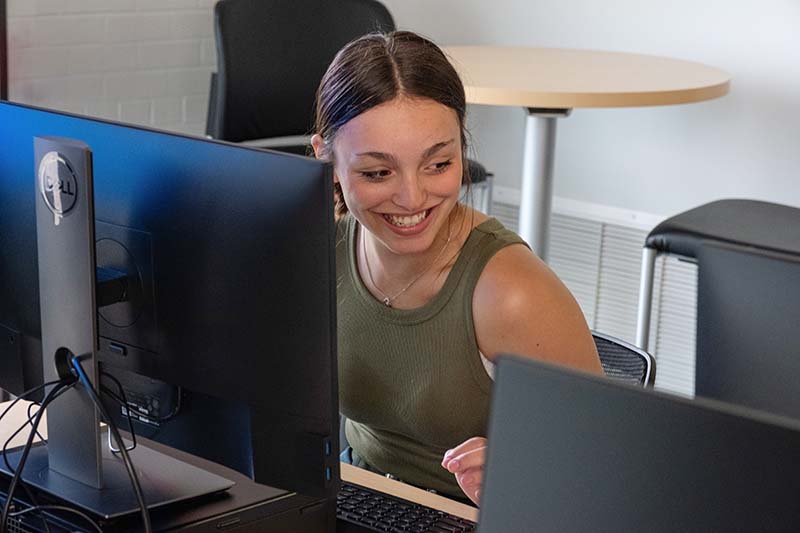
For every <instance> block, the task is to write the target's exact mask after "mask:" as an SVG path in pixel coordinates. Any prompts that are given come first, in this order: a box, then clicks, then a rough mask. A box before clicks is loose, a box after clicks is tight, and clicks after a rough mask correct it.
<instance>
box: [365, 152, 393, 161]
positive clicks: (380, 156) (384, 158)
mask: <svg viewBox="0 0 800 533" xmlns="http://www.w3.org/2000/svg"><path fill="white" fill-rule="evenodd" d="M356 157H372V158H374V159H380V160H381V161H386V162H388V163H397V159H396V158H395V157H394V156H393V155H392V154H387V153H385V152H359V153H357V154H356Z"/></svg>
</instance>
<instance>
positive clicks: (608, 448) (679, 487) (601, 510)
mask: <svg viewBox="0 0 800 533" xmlns="http://www.w3.org/2000/svg"><path fill="white" fill-rule="evenodd" d="M798 386H800V384H798ZM481 499H482V502H481V503H482V505H481V512H480V521H479V527H478V530H479V531H481V532H482V533H496V532H497V533H499V532H502V533H508V532H512V531H513V532H524V531H536V532H548V531H559V532H560V531H570V532H580V531H592V532H600V531H613V532H622V531H648V532H652V531H681V532H686V531H704V532H705V531H800V423H799V422H798V421H794V420H791V419H786V418H780V417H777V416H773V415H768V414H765V413H761V412H756V411H751V410H745V409H742V408H738V407H734V406H730V405H726V404H722V403H718V402H712V401H708V400H703V399H688V398H683V397H676V396H672V395H667V394H663V393H659V392H654V391H652V390H647V389H640V388H635V387H631V386H628V385H623V384H618V383H615V382H612V381H610V380H609V379H607V378H600V377H592V376H587V375H585V374H581V373H578V372H574V371H568V370H564V369H561V368H559V367H554V366H551V365H545V364H541V363H535V362H532V361H530V360H523V359H521V358H517V357H513V356H503V357H501V359H500V362H499V364H498V368H497V381H496V383H495V390H494V399H493V403H492V409H491V417H490V424H489V450H488V458H487V465H486V472H485V476H484V487H483V494H482V498H481Z"/></svg>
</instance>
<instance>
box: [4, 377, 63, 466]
mask: <svg viewBox="0 0 800 533" xmlns="http://www.w3.org/2000/svg"><path fill="white" fill-rule="evenodd" d="M52 383H53V384H56V383H60V382H59V381H53V382H52ZM75 383H76V382H73V383H70V384H69V385H66V386H65V387H64V388H62V389H60V390H59V391H58V392H57V393H56V394H55V396H53V398H52V400H55V399H56V398H58V397H59V396H61V395H62V394H64V393H65V392H67V391H68V390H69V389H71V388H72V387H73V386H74V385H75ZM52 400H51V401H52ZM31 405H34V404H31ZM29 407H30V406H29ZM40 408H41V407H40ZM3 414H4V415H5V413H3ZM37 414H38V411H37ZM35 417H36V415H33V416H29V417H28V419H27V420H26V421H25V422H24V423H23V424H22V425H21V426H20V427H19V428H17V430H16V431H15V432H14V433H12V434H11V436H10V437H8V439H6V442H5V443H4V444H3V450H2V455H3V462H4V463H5V465H6V468H8V471H9V472H12V473H13V472H14V467H12V466H11V463H9V462H8V446H9V445H10V444H11V441H12V440H14V438H15V437H16V436H17V435H19V434H20V433H21V432H22V430H23V429H25V428H26V427H27V426H28V425H30V426H31V427H33V420H34V419H35ZM36 435H38V436H39V439H40V440H41V441H42V442H43V443H47V439H45V438H43V437H42V436H41V434H40V433H39V431H38V430H37V431H36Z"/></svg>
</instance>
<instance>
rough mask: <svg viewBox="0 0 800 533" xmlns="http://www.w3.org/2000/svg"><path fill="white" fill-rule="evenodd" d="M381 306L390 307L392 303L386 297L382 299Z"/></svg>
mask: <svg viewBox="0 0 800 533" xmlns="http://www.w3.org/2000/svg"><path fill="white" fill-rule="evenodd" d="M383 305H385V306H386V307H391V306H392V301H391V300H390V299H389V297H388V296H387V297H386V298H384V299H383Z"/></svg>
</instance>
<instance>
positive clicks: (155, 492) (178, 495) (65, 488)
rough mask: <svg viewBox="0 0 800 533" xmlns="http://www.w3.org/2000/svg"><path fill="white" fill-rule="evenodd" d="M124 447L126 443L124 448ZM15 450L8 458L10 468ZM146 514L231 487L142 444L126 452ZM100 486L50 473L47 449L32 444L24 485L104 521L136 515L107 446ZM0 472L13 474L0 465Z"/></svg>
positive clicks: (125, 478) (119, 463)
mask: <svg viewBox="0 0 800 533" xmlns="http://www.w3.org/2000/svg"><path fill="white" fill-rule="evenodd" d="M127 444H130V443H127ZM21 453H22V451H21V449H19V448H18V449H16V450H14V451H13V452H9V453H8V461H9V463H10V464H11V466H12V467H15V466H16V465H17V463H18V462H19V456H20V454H21ZM128 453H129V454H130V458H131V461H132V462H133V464H134V466H135V468H136V474H137V475H138V477H139V483H140V484H141V486H142V492H143V493H144V499H145V503H146V504H147V507H148V509H153V508H156V507H161V506H164V505H168V504H170V503H175V502H179V501H184V500H189V499H192V498H197V497H199V496H204V495H206V494H211V493H215V492H221V491H225V490H228V489H229V488H231V487H232V486H233V485H234V482H233V481H230V480H228V479H226V478H224V477H222V476H218V475H217V474H214V473H211V472H208V471H206V470H203V469H202V468H198V467H196V466H193V465H190V464H188V463H185V462H183V461H180V460H178V459H175V458H173V457H170V456H168V455H165V454H163V453H161V452H158V451H156V450H154V449H152V448H148V447H147V446H144V445H143V444H141V443H139V444H137V446H136V448H135V449H134V450H132V451H130V452H128ZM102 469H103V487H102V488H99V489H98V488H95V487H91V486H89V485H86V484H84V483H81V482H80V481H76V480H74V479H72V478H70V477H68V476H65V475H64V474H60V473H58V472H56V471H55V470H52V469H50V465H49V460H48V453H47V446H46V445H44V444H37V445H36V447H35V448H33V449H31V452H30V454H29V455H28V460H27V462H26V463H25V470H24V471H23V476H22V479H23V480H24V481H25V483H27V484H28V485H29V486H32V487H35V488H37V489H39V490H42V491H44V492H46V493H48V494H50V495H53V496H56V497H58V498H59V499H61V500H64V501H66V502H68V503H69V504H71V505H74V506H76V507H79V508H81V509H83V510H85V511H88V512H90V513H92V514H94V515H96V516H100V517H103V518H105V519H115V518H120V517H122V516H124V515H127V514H132V513H137V512H139V503H138V501H137V500H136V496H135V495H134V493H133V489H132V487H131V481H130V478H129V477H128V473H127V471H126V470H125V464H124V463H123V462H122V459H121V458H119V457H117V456H116V454H113V453H111V451H110V450H109V449H108V447H106V446H104V447H103V462H102ZM0 471H2V472H3V473H5V474H6V475H8V476H11V475H13V472H9V471H8V470H7V469H6V468H5V464H3V463H2V461H0Z"/></svg>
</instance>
